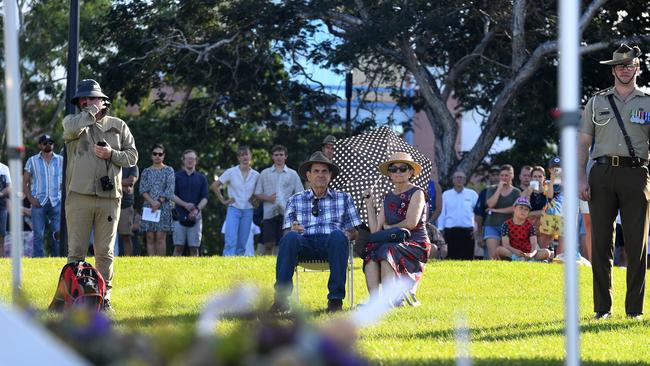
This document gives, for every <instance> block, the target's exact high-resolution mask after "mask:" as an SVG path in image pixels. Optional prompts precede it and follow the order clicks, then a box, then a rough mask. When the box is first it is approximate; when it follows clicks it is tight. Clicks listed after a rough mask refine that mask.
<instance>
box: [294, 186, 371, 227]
mask: <svg viewBox="0 0 650 366" xmlns="http://www.w3.org/2000/svg"><path fill="white" fill-rule="evenodd" d="M313 202H314V192H313V191H312V190H311V189H309V190H306V191H303V192H300V193H296V194H294V195H293V196H291V198H289V201H288V202H287V208H286V209H285V211H284V224H283V225H282V228H283V229H290V228H291V223H292V222H294V221H298V222H299V223H300V224H301V225H302V226H303V227H304V228H305V232H304V234H305V235H313V234H330V233H331V232H332V231H334V230H342V231H346V230H351V229H353V228H355V227H356V226H359V225H361V220H360V219H359V215H358V214H357V209H356V208H355V207H354V202H353V201H352V197H350V195H349V194H347V193H345V192H339V191H334V190H330V189H328V190H327V193H325V196H323V198H321V199H319V200H318V216H314V215H312V207H313V204H314V203H313Z"/></svg>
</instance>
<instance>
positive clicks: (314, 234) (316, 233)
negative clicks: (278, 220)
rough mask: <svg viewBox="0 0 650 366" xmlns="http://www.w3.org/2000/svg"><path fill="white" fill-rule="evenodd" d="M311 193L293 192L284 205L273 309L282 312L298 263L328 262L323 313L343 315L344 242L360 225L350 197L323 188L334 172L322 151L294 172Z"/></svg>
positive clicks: (346, 253)
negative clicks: (307, 183)
mask: <svg viewBox="0 0 650 366" xmlns="http://www.w3.org/2000/svg"><path fill="white" fill-rule="evenodd" d="M298 172H299V173H300V176H302V177H303V178H306V179H307V181H308V182H309V183H310V186H311V188H310V189H308V190H306V191H303V192H300V193H296V194H294V195H293V196H291V198H289V201H288V202H287V207H286V209H285V216H284V223H283V225H282V228H283V229H284V230H285V235H284V236H283V237H282V239H280V249H279V252H278V258H277V262H276V266H275V279H276V282H275V302H274V303H273V307H272V310H273V311H275V312H286V311H287V310H288V306H287V297H288V296H289V295H290V294H291V291H292V289H293V283H292V278H293V272H294V269H295V267H296V264H297V263H298V262H299V261H300V260H316V259H318V260H327V261H328V262H329V265H330V278H329V282H328V284H327V288H328V290H329V294H328V295H327V298H328V301H327V311H328V312H334V311H340V310H342V306H343V298H344V297H345V280H346V278H345V272H346V270H347V263H348V255H349V253H348V237H347V236H346V234H345V232H344V230H345V231H348V232H349V233H350V234H353V231H354V229H355V227H356V226H359V225H360V224H361V220H360V219H359V215H358V214H357V211H356V209H355V207H354V202H353V201H352V197H350V195H349V194H347V193H344V192H338V191H335V190H331V189H328V188H327V185H328V184H329V182H330V181H331V180H332V179H333V178H334V177H336V175H337V174H338V173H339V167H337V166H336V165H334V164H333V163H332V162H331V161H330V160H329V159H328V158H327V157H326V156H325V155H324V154H323V153H322V152H320V151H318V152H315V153H314V154H312V156H311V157H310V158H309V161H307V162H305V163H303V164H302V165H301V166H300V169H298Z"/></svg>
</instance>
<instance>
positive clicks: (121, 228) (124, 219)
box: [117, 206, 135, 235]
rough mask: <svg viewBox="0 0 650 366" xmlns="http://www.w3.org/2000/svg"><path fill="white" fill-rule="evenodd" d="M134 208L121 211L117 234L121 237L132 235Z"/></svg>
mask: <svg viewBox="0 0 650 366" xmlns="http://www.w3.org/2000/svg"><path fill="white" fill-rule="evenodd" d="M134 212H135V210H134V209H133V206H131V207H127V208H123V209H122V210H120V221H119V222H118V223H117V233H118V234H119V235H131V234H133V232H132V231H131V226H132V225H133V214H134Z"/></svg>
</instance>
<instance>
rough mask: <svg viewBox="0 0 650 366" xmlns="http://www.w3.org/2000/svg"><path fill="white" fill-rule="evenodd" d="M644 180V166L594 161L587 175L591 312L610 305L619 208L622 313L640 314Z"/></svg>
mask: <svg viewBox="0 0 650 366" xmlns="http://www.w3.org/2000/svg"><path fill="white" fill-rule="evenodd" d="M648 179H649V178H648V169H647V168H646V167H640V168H629V167H612V166H609V165H604V164H596V165H594V167H593V168H592V169H591V173H590V174H589V186H590V187H591V201H590V202H589V212H590V214H591V243H592V262H591V265H592V267H591V268H592V272H593V277H594V311H595V312H608V311H611V308H612V265H613V258H614V236H613V233H614V222H615V220H616V214H617V212H618V210H620V211H621V224H622V226H623V236H624V241H625V247H624V248H625V254H626V255H627V257H628V267H627V278H626V280H627V281H626V282H627V292H626V295H625V312H626V313H628V314H630V313H643V297H644V294H645V275H646V266H647V260H648V258H647V252H648V200H649V199H650V184H649V182H648Z"/></svg>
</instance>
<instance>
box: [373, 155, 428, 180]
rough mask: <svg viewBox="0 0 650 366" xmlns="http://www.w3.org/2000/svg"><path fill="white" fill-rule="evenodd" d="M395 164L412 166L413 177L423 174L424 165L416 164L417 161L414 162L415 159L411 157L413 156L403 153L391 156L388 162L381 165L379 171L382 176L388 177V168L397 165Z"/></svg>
mask: <svg viewBox="0 0 650 366" xmlns="http://www.w3.org/2000/svg"><path fill="white" fill-rule="evenodd" d="M395 163H404V164H406V165H408V166H410V167H411V169H413V177H416V176H418V174H420V172H422V165H420V164H418V163H417V162H415V160H413V158H412V157H411V154H409V153H406V152H402V151H400V152H396V153H393V155H391V156H390V158H389V159H388V161H385V162H383V163H381V164H379V168H378V169H379V171H380V172H381V174H383V175H388V167H389V166H390V165H391V164H395Z"/></svg>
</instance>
